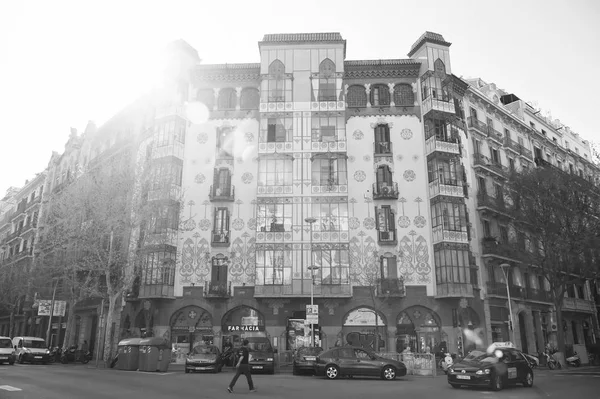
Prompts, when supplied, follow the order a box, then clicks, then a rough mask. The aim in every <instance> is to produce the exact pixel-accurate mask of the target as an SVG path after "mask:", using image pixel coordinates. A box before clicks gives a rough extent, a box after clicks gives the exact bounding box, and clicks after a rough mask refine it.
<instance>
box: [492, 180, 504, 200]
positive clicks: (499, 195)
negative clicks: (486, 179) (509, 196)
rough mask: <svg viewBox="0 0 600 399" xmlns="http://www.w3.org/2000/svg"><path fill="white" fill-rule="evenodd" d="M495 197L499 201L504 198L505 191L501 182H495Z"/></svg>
mask: <svg viewBox="0 0 600 399" xmlns="http://www.w3.org/2000/svg"><path fill="white" fill-rule="evenodd" d="M494 197H496V199H497V200H499V201H501V200H503V199H504V192H503V191H502V186H501V185H499V184H494Z"/></svg>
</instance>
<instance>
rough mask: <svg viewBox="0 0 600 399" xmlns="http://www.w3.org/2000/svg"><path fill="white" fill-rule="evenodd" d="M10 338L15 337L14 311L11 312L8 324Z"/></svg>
mask: <svg viewBox="0 0 600 399" xmlns="http://www.w3.org/2000/svg"><path fill="white" fill-rule="evenodd" d="M8 336H9V337H14V336H15V310H14V309H12V310H11V311H10V321H9V324H8Z"/></svg>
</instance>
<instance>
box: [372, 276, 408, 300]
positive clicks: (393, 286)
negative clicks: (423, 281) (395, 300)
mask: <svg viewBox="0 0 600 399" xmlns="http://www.w3.org/2000/svg"><path fill="white" fill-rule="evenodd" d="M405 294H406V292H405V290H404V279H402V278H389V277H388V278H382V279H379V281H378V284H377V295H378V296H393V297H402V296H404V295H405Z"/></svg>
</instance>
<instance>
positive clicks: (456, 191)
mask: <svg viewBox="0 0 600 399" xmlns="http://www.w3.org/2000/svg"><path fill="white" fill-rule="evenodd" d="M438 195H445V196H448V197H461V198H463V197H467V196H468V191H467V185H466V183H464V182H462V181H459V180H452V179H438V180H434V181H432V182H430V183H429V198H433V197H436V196H438Z"/></svg>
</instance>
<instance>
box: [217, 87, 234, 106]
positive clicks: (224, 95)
mask: <svg viewBox="0 0 600 399" xmlns="http://www.w3.org/2000/svg"><path fill="white" fill-rule="evenodd" d="M236 103H237V94H236V92H235V89H232V88H226V89H221V90H220V91H219V108H218V109H220V110H225V109H235V105H236Z"/></svg>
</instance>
